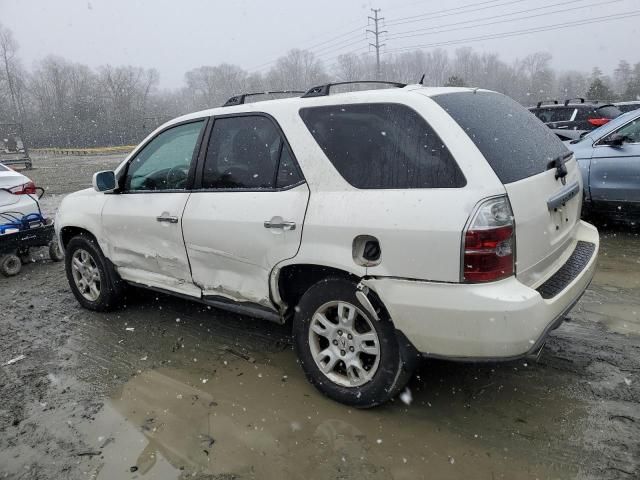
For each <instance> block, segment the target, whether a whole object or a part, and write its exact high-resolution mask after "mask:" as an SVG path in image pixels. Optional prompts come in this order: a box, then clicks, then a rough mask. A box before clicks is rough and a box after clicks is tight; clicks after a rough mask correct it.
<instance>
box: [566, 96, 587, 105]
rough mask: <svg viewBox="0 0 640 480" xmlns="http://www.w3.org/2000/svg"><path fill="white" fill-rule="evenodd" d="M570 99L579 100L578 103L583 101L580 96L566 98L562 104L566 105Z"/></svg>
mask: <svg viewBox="0 0 640 480" xmlns="http://www.w3.org/2000/svg"><path fill="white" fill-rule="evenodd" d="M571 100H580V103H584V98H582V97H575V98H567V99H566V100H565V101H564V106H565V107H566V106H567V105H569V103H571Z"/></svg>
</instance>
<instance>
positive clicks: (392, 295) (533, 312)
mask: <svg viewBox="0 0 640 480" xmlns="http://www.w3.org/2000/svg"><path fill="white" fill-rule="evenodd" d="M575 240H576V245H578V242H584V243H589V244H593V253H592V254H591V257H590V258H589V259H588V261H586V262H585V263H584V265H583V268H582V269H581V271H579V272H574V274H575V275H574V276H572V277H571V279H569V280H568V281H566V282H565V286H564V288H562V289H561V290H560V291H559V292H558V293H557V294H555V295H554V296H553V297H551V298H543V296H542V295H541V293H540V292H539V291H538V290H535V289H533V288H531V287H528V286H526V285H524V284H523V283H521V282H520V281H518V280H517V279H516V278H515V277H510V278H508V279H505V280H502V281H499V282H493V283H488V284H475V285H471V284H449V283H434V282H423V281H414V280H405V279H397V278H369V279H366V280H363V282H362V283H363V284H364V285H366V286H367V287H369V288H371V289H372V290H373V291H375V292H376V294H377V295H378V297H379V298H380V299H381V301H382V302H383V303H384V305H385V307H386V308H387V310H388V312H389V314H390V316H391V318H392V320H393V322H394V325H395V327H396V328H397V329H398V330H400V331H402V332H403V333H404V334H405V336H406V337H407V338H408V339H409V341H411V343H412V344H413V345H414V346H415V347H416V349H417V350H418V351H420V352H421V353H423V354H424V355H428V356H433V357H443V358H448V359H458V360H508V359H512V358H518V357H522V356H524V355H527V354H528V353H530V352H532V351H535V350H536V349H538V348H539V347H540V346H541V345H542V343H543V342H544V339H545V337H546V335H547V334H548V333H549V331H551V330H552V329H553V328H555V327H556V326H558V324H559V323H560V322H561V321H562V320H563V319H564V316H565V315H566V314H567V312H568V311H569V310H570V309H571V308H572V307H573V306H574V305H575V304H576V302H577V301H578V300H579V299H580V297H581V296H582V294H583V293H584V291H585V290H586V288H587V287H588V285H589V283H590V282H591V279H592V278H593V275H594V273H595V268H596V260H597V257H598V249H599V238H598V231H597V230H596V229H595V227H593V226H592V225H589V224H588V223H585V222H580V224H579V227H578V228H577V232H576V238H575Z"/></svg>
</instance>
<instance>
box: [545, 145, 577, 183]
mask: <svg viewBox="0 0 640 480" xmlns="http://www.w3.org/2000/svg"><path fill="white" fill-rule="evenodd" d="M572 155H573V152H567V153H563V154H562V155H558V156H557V157H556V158H554V159H553V160H551V161H550V162H549V163H547V170H551V169H552V168H555V169H556V180H558V179H559V178H564V177H566V176H567V174H568V173H569V172H568V171H567V167H566V166H565V164H564V162H565V161H566V160H567V159H568V158H570V157H571V156H572Z"/></svg>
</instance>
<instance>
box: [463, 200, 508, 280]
mask: <svg viewBox="0 0 640 480" xmlns="http://www.w3.org/2000/svg"><path fill="white" fill-rule="evenodd" d="M514 250H515V229H514V223H513V213H512V211H511V206H510V205H509V200H508V199H507V197H506V196H501V197H494V198H490V199H488V200H485V201H484V202H482V203H481V204H480V206H479V207H478V209H477V210H476V212H475V213H474V215H473V217H472V218H471V221H470V222H469V223H468V226H467V228H466V230H465V232H464V244H463V246H462V260H463V267H462V281H463V282H466V283H479V282H493V281H496V280H501V279H503V278H507V277H509V276H511V275H513V273H514V263H515V254H514Z"/></svg>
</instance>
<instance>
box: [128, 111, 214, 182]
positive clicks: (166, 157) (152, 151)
mask: <svg viewBox="0 0 640 480" xmlns="http://www.w3.org/2000/svg"><path fill="white" fill-rule="evenodd" d="M203 126H204V120H201V121H198V122H192V123H187V124H184V125H179V126H177V127H174V128H171V129H169V130H165V131H164V132H162V133H160V134H159V135H158V136H157V137H155V138H154V139H153V140H151V142H149V143H148V144H147V145H146V146H145V147H144V148H143V149H142V151H140V153H138V155H137V156H136V157H135V158H134V159H133V161H132V162H131V163H129V167H128V169H127V175H126V177H125V190H126V191H150V190H151V191H153V190H184V189H185V188H186V185H187V177H188V175H189V168H190V167H191V161H192V159H193V153H194V150H195V148H196V144H197V142H198V137H199V135H200V132H201V130H202V127H203Z"/></svg>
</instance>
